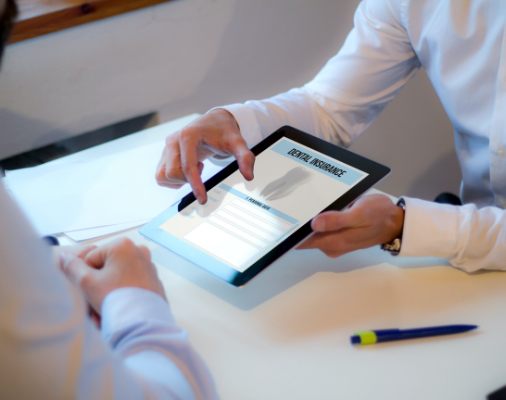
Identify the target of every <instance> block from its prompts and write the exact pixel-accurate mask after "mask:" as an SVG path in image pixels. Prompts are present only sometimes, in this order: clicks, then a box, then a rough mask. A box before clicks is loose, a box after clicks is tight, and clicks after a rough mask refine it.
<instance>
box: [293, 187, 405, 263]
mask: <svg viewBox="0 0 506 400" xmlns="http://www.w3.org/2000/svg"><path fill="white" fill-rule="evenodd" d="M403 225H404V210H402V209H401V208H400V207H398V206H396V205H395V204H394V203H393V202H392V201H391V200H390V199H389V198H388V197H387V196H384V195H379V194H375V195H369V196H364V197H362V198H360V199H358V200H357V201H356V202H355V203H354V204H353V205H352V206H351V207H350V208H348V209H346V210H344V211H327V212H324V213H321V214H320V215H318V216H316V217H315V218H314V219H313V221H312V222H311V227H312V228H313V232H314V233H313V234H312V235H311V236H310V237H309V238H308V239H306V240H305V241H304V242H303V243H301V244H300V245H299V246H298V247H297V248H299V249H313V248H317V249H320V250H321V251H323V252H324V253H325V254H326V255H327V256H329V257H338V256H340V255H342V254H345V253H349V252H351V251H354V250H358V249H364V248H367V247H371V246H374V245H377V244H382V243H388V242H390V241H392V240H393V239H395V238H396V237H399V236H400V234H401V232H402V227H403Z"/></svg>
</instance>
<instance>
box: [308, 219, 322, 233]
mask: <svg viewBox="0 0 506 400" xmlns="http://www.w3.org/2000/svg"><path fill="white" fill-rule="evenodd" d="M311 227H312V228H313V231H318V232H321V231H324V230H325V221H323V220H322V219H320V218H315V219H313V222H311Z"/></svg>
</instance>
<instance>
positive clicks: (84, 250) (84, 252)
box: [77, 245, 97, 259]
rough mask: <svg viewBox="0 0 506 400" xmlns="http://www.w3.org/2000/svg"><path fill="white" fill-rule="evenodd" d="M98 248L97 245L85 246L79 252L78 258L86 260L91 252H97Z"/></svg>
mask: <svg viewBox="0 0 506 400" xmlns="http://www.w3.org/2000/svg"><path fill="white" fill-rule="evenodd" d="M96 248H97V246H95V245H89V246H84V247H82V248H80V249H79V251H78V252H77V257H79V258H81V259H84V258H85V257H86V255H87V254H88V253H89V252H91V251H92V250H95V249H96Z"/></svg>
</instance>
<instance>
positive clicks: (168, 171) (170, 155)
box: [155, 137, 186, 189]
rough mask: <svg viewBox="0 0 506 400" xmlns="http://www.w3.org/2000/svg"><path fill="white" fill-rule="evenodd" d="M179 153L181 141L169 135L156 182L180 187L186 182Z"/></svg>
mask: <svg viewBox="0 0 506 400" xmlns="http://www.w3.org/2000/svg"><path fill="white" fill-rule="evenodd" d="M179 153H180V151H179V142H178V141H177V140H175V139H174V138H172V137H168V138H167V140H166V144H165V147H164V148H163V151H162V155H161V156H160V160H159V161H158V165H157V167H156V172H155V179H156V182H157V183H158V184H159V185H160V186H165V187H169V188H173V189H178V188H180V187H181V186H183V185H184V184H185V183H186V180H185V179H184V176H183V173H182V171H181V160H180V156H179Z"/></svg>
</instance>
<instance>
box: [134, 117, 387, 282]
mask: <svg viewBox="0 0 506 400" xmlns="http://www.w3.org/2000/svg"><path fill="white" fill-rule="evenodd" d="M251 150H252V152H253V153H254V154H255V156H256V160H255V167H254V175H255V178H254V179H253V180H252V181H250V182H248V181H246V180H245V179H244V178H243V176H242V175H241V173H240V172H239V169H238V165H237V162H236V161H234V162H232V163H231V164H229V165H228V166H226V167H225V168H224V169H223V170H221V171H220V172H218V173H217V174H216V175H214V176H213V177H212V178H210V179H209V180H208V181H206V182H205V187H206V190H207V191H208V194H207V196H208V200H207V203H206V204H204V205H201V204H199V203H198V201H196V199H195V196H194V195H193V194H192V193H191V194H188V195H187V196H185V197H184V198H183V199H182V200H181V201H180V202H179V204H175V205H173V206H172V207H170V208H169V209H167V210H166V211H165V212H163V213H162V214H161V215H159V216H158V217H156V218H155V219H154V220H153V221H151V222H149V223H147V224H146V225H144V226H143V227H142V228H141V230H140V233H141V234H142V235H144V236H145V237H147V238H148V239H151V240H153V241H155V242H157V243H158V244H160V245H162V246H164V247H166V248H168V249H170V250H172V251H173V252H175V253H177V254H179V255H181V256H183V257H184V258H186V259H188V260H190V261H191V262H193V263H194V264H196V265H198V266H200V267H201V268H203V269H205V270H207V271H209V272H210V273H212V274H214V275H216V276H218V277H219V278H221V279H224V280H225V281H227V282H229V283H230V284H232V285H235V286H241V285H243V284H244V283H246V282H248V281H249V280H250V279H251V278H253V277H254V276H255V275H257V274H258V273H259V272H260V271H262V270H263V269H265V268H266V267H267V266H268V265H269V264H271V263H272V262H273V261H274V260H276V259H277V258H278V257H280V256H281V255H283V254H284V253H285V252H287V251H288V250H289V249H291V248H292V247H293V246H295V245H296V244H298V243H299V242H300V241H301V240H303V239H304V238H305V237H306V236H308V235H309V234H310V233H311V226H310V223H311V219H312V218H313V217H315V216H316V215H317V214H319V213H320V212H322V211H326V210H341V209H343V208H344V207H346V206H347V205H349V204H350V203H351V202H352V201H353V200H354V199H356V198H357V197H358V196H360V195H361V194H362V193H364V192H365V191H366V190H367V189H369V188H370V187H371V186H372V185H374V184H375V183H376V182H378V181H379V180H380V179H381V178H383V177H384V176H385V175H386V174H387V173H388V172H389V171H390V169H389V168H388V167H386V166H384V165H381V164H378V163H376V162H374V161H372V160H369V159H367V158H364V157H362V156H359V155H357V154H354V153H352V152H350V151H348V150H346V149H343V148H341V147H339V146H336V145H333V144H330V143H328V142H325V141H323V140H321V139H318V138H316V137H314V136H312V135H309V134H307V133H304V132H301V131H299V130H297V129H295V128H292V127H289V126H284V127H282V128H280V129H279V130H277V131H276V132H274V133H273V134H271V135H270V136H268V137H267V138H266V139H264V140H263V141H262V142H260V143H259V144H258V145H256V146H255V147H253V148H252V149H251Z"/></svg>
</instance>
